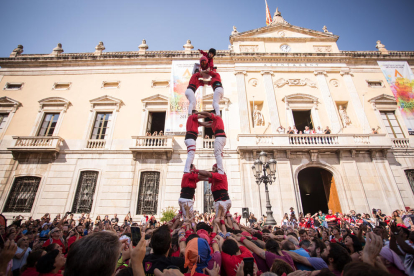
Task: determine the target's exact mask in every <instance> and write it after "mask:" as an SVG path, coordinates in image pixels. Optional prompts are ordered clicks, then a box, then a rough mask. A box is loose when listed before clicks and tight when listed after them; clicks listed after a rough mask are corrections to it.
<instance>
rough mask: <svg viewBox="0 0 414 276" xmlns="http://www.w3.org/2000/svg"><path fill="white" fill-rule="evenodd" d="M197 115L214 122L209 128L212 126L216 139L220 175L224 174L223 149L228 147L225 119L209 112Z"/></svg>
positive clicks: (215, 151) (215, 147)
mask: <svg viewBox="0 0 414 276" xmlns="http://www.w3.org/2000/svg"><path fill="white" fill-rule="evenodd" d="M197 114H200V115H204V116H206V117H209V118H210V119H211V120H212V122H210V123H209V124H208V125H207V127H209V126H210V127H211V128H212V130H213V132H214V135H215V137H216V138H215V139H214V156H215V157H216V163H217V168H218V173H219V174H224V167H223V158H222V154H223V148H224V146H225V145H226V133H225V132H224V123H223V119H221V116H219V115H214V113H209V112H198V113H197Z"/></svg>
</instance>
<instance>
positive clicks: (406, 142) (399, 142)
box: [391, 138, 410, 149]
mask: <svg viewBox="0 0 414 276" xmlns="http://www.w3.org/2000/svg"><path fill="white" fill-rule="evenodd" d="M391 141H392V147H393V148H394V149H408V148H410V139H409V138H391Z"/></svg>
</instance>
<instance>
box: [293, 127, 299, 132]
mask: <svg viewBox="0 0 414 276" xmlns="http://www.w3.org/2000/svg"><path fill="white" fill-rule="evenodd" d="M293 132H294V134H298V129H297V128H296V126H293Z"/></svg>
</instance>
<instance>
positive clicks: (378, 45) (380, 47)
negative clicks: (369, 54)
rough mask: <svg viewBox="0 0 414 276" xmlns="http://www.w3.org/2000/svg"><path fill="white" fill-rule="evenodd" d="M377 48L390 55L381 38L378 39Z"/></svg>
mask: <svg viewBox="0 0 414 276" xmlns="http://www.w3.org/2000/svg"><path fill="white" fill-rule="evenodd" d="M375 48H377V49H378V51H380V52H381V54H384V55H388V50H387V49H386V48H385V45H384V44H382V43H381V40H377V45H376V46H375Z"/></svg>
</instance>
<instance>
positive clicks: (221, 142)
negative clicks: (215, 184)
mask: <svg viewBox="0 0 414 276" xmlns="http://www.w3.org/2000/svg"><path fill="white" fill-rule="evenodd" d="M225 145H226V137H220V136H216V139H215V140H214V156H215V157H216V163H217V170H218V173H219V174H224V167H223V157H222V156H221V155H222V153H223V148H224V146H225ZM187 158H188V157H187Z"/></svg>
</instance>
